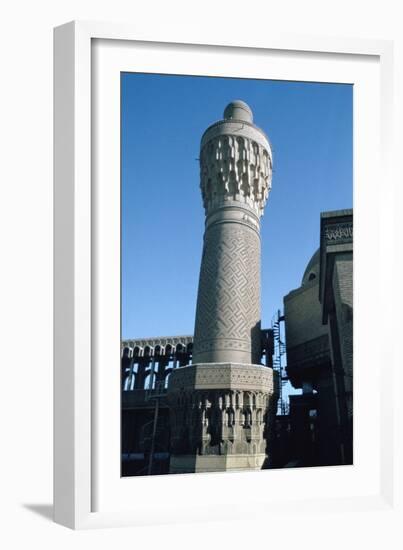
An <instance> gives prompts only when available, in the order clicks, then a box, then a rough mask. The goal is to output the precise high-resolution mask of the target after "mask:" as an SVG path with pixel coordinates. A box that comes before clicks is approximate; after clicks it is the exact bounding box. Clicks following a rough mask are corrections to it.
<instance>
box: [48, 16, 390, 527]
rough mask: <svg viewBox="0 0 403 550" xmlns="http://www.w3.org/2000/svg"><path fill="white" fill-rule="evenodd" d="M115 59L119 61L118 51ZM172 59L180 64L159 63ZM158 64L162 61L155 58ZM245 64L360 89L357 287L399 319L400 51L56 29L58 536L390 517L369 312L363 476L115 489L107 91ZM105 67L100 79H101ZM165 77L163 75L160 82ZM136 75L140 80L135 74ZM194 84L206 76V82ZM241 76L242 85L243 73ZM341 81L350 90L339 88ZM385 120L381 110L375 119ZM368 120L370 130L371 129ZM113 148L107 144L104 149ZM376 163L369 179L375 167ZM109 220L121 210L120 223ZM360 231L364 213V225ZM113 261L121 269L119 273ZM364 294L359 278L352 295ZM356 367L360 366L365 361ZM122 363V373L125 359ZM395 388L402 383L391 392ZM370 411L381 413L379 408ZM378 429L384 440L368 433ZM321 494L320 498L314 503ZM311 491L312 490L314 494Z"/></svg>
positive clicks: (338, 473) (154, 482)
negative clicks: (266, 519) (303, 516)
mask: <svg viewBox="0 0 403 550" xmlns="http://www.w3.org/2000/svg"><path fill="white" fill-rule="evenodd" d="M103 44H107V47H106V49H105V51H103V50H102V47H103V46H102V45H103ZM100 45H101V48H100V49H99V48H98V47H99V46H100ZM111 45H112V48H109V46H111ZM132 47H133V48H137V50H135V51H134V50H133V49H131V48H132ZM96 48H98V49H96ZM111 50H113V51H111ZM164 50H165V51H166V52H168V53H169V56H163V57H161V52H164ZM153 51H155V52H156V53H157V54H158V55H155V56H154V58H153ZM125 52H126V53H125ZM128 52H129V53H128ZM133 52H134V53H133ZM196 54H197V55H196ZM238 54H242V56H243V57H245V56H246V57H248V58H249V60H250V59H254V60H255V63H254V64H252V65H250V66H251V67H252V68H251V74H255V73H254V71H257V70H260V69H259V68H258V67H259V66H260V65H262V63H263V65H264V59H266V58H265V56H271V57H270V59H271V69H270V70H277V71H278V72H277V73H275V74H276V75H283V76H282V78H284V79H294V80H312V79H314V76H313V75H316V74H319V73H318V71H320V73H321V79H322V80H324V81H326V80H327V81H332V82H333V81H346V80H345V78H344V75H345V74H348V75H349V78H348V80H347V81H348V82H351V83H353V84H354V85H355V86H356V89H357V90H358V91H357V94H356V97H358V98H359V100H356V99H355V102H354V108H355V115H354V116H355V118H354V122H355V124H357V128H358V129H359V136H360V139H359V140H355V142H354V145H355V156H354V160H355V172H354V181H355V185H356V188H357V187H358V189H359V190H360V203H359V205H358V206H359V209H358V225H357V226H356V227H357V231H356V230H355V246H356V247H357V250H362V251H363V252H362V253H361V259H360V258H359V257H358V258H357V257H356V256H357V255H356V253H355V260H354V261H355V271H357V270H358V277H361V279H360V284H361V286H362V289H363V290H362V296H364V297H365V296H366V295H367V296H368V295H370V294H371V293H372V294H373V295H374V298H373V299H374V311H376V312H380V311H388V309H389V308H390V299H389V292H390V289H391V288H393V284H394V282H393V273H392V271H393V270H388V269H385V268H383V267H382V266H384V265H390V262H392V261H393V236H392V233H393V232H392V230H391V221H390V217H389V215H388V214H389V212H391V211H392V210H393V178H392V176H391V174H392V157H391V140H392V129H391V128H392V120H393V111H392V109H393V107H392V77H393V74H392V73H393V71H392V54H393V46H392V43H390V42H387V41H372V40H358V39H357V40H355V39H350V40H346V39H337V38H326V37H313V36H285V35H274V34H272V33H270V36H268V37H264V38H262V37H257V38H256V41H255V42H254V43H251V42H250V41H249V40H242V38H239V40H238V39H237V42H236V43H227V42H225V41H223V40H218V39H214V37H211V40H210V39H208V40H206V43H195V42H194V41H193V40H192V39H191V37H188V36H186V31H184V32H183V34H182V35H181V36H178V35H177V34H175V36H169V34H167V35H166V36H148V35H147V34H145V33H142V32H141V31H139V30H138V29H135V28H134V27H131V26H130V25H118V24H109V23H90V22H72V23H68V24H66V25H63V26H61V27H58V28H56V29H55V40H54V61H55V65H54V68H55V71H54V75H55V76H54V79H55V80H54V86H55V103H54V109H55V148H54V157H55V202H54V204H55V226H54V232H55V268H54V276H55V287H54V288H55V317H54V320H55V332H54V354H55V371H54V376H55V383H54V426H55V430H54V435H55V440H54V441H55V442H54V465H55V467H54V514H55V521H56V522H58V523H61V524H63V525H66V526H68V527H71V528H76V529H79V528H90V527H105V526H112V525H115V526H116V525H144V524H148V523H162V522H165V523H166V522H178V515H179V516H180V518H181V521H192V520H194V519H195V518H196V516H197V519H199V520H200V519H216V520H217V519H242V518H246V519H247V518H248V517H252V515H253V516H256V514H257V512H256V510H255V509H254V508H253V507H252V506H249V505H248V503H249V504H251V505H253V502H258V503H259V510H260V511H259V513H260V514H262V516H264V514H267V513H269V512H272V511H273V510H274V508H276V509H277V510H279V509H281V508H282V509H288V510H294V511H297V510H298V503H299V505H301V502H304V508H305V509H307V508H309V509H310V510H311V511H312V513H313V514H315V513H317V512H318V511H319V510H323V509H327V510H337V509H345V508H346V507H348V508H349V509H352V510H360V511H363V510H381V509H382V510H385V509H390V510H392V509H393V482H394V470H393V437H392V436H393V432H392V429H393V428H392V423H391V422H390V418H391V417H392V416H393V411H394V409H393V400H392V395H391V393H390V392H389V391H388V387H387V386H386V385H385V384H384V383H381V384H378V383H377V381H378V380H381V376H380V375H381V374H382V373H381V371H380V366H379V365H380V362H379V361H378V360H379V358H380V353H381V349H380V347H379V345H377V344H376V342H375V343H374V344H373V347H372V349H371V353H369V352H368V350H366V349H364V346H362V345H361V346H360V342H364V341H365V338H369V339H371V338H373V337H375V336H376V331H375V329H374V328H373V327H371V326H370V325H369V324H366V323H367V321H366V320H365V312H363V311H362V309H361V310H360V309H359V308H358V311H357V313H358V315H357V314H356V313H355V320H356V321H355V323H356V324H355V335H356V334H357V338H356V341H357V342H358V344H357V345H358V346H359V348H358V352H359V353H358V354H357V356H359V358H358V366H360V363H362V364H364V363H365V365H366V366H367V367H368V369H369V371H370V373H371V376H370V377H368V380H367V383H366V392H365V394H364V393H363V394H361V393H360V388H358V390H357V391H358V394H357V395H355V403H356V407H357V408H356V410H357V411H358V413H359V414H358V415H357V417H358V420H357V422H361V426H359V427H361V428H362V429H361V430H359V433H361V435H362V439H360V437H358V438H357V441H358V443H357V445H358V449H357V448H356V447H355V451H357V450H358V453H359V456H361V455H363V457H364V458H363V461H362V464H361V462H360V461H358V464H356V465H355V466H353V467H345V468H339V469H337V468H314V469H312V468H311V469H304V470H302V469H300V470H294V471H290V470H288V471H287V472H285V471H278V470H277V471H270V472H258V473H256V472H250V473H249V472H248V473H241V474H239V473H231V474H229V473H225V474H210V475H191V476H189V475H185V476H162V477H160V476H153V478H148V477H144V478H131V479H127V478H125V479H123V480H118V479H115V478H114V477H113V476H115V477H116V476H117V473H116V472H117V470H116V464H117V462H119V457H118V456H117V455H116V454H113V453H114V451H115V450H116V442H117V441H118V439H119V437H118V434H119V429H120V426H119V422H116V411H117V402H118V394H116V392H115V393H113V391H114V390H113V388H116V387H118V388H119V387H120V385H119V384H120V380H119V374H118V373H119V371H116V381H115V379H114V376H115V374H113V373H114V371H113V369H109V371H108V372H106V370H105V368H104V367H103V366H102V364H103V363H105V361H107V358H108V357H115V355H113V354H114V353H115V352H116V346H115V345H114V342H116V337H117V335H118V337H119V338H120V332H119V330H118V327H116V328H113V325H112V326H109V328H110V329H111V331H112V332H113V336H111V342H110V343H108V344H107V345H108V346H109V347H108V349H105V350H103V351H102V354H101V353H99V350H98V348H97V346H98V343H97V342H98V341H99V335H100V333H102V334H105V332H106V331H107V330H108V325H107V324H106V325H103V322H104V320H105V319H106V318H107V317H108V318H110V319H111V320H113V319H115V320H116V300H115V302H114V303H109V302H108V303H105V301H102V299H101V298H100V296H105V295H107V294H108V293H107V292H105V289H107V290H108V289H110V290H111V292H112V294H113V296H114V297H115V298H116V292H117V290H118V288H117V287H116V282H117V280H118V279H117V275H118V273H119V268H118V267H116V266H117V265H120V262H117V260H119V256H118V255H119V251H118V248H119V246H118V241H117V240H116V239H117V235H118V233H116V231H117V229H116V227H117V226H116V221H117V219H116V218H115V217H114V216H115V215H116V212H117V205H119V201H118V199H119V194H117V195H116V192H115V191H116V189H115V187H114V186H113V185H111V190H112V194H111V195H108V194H107V195H105V194H104V195H102V194H101V195H100V194H99V193H98V191H97V189H98V188H97V182H96V181H97V178H102V177H106V176H105V174H106V173H108V175H111V178H112V180H113V179H114V178H116V175H117V174H116V159H117V158H118V157H119V141H118V140H116V139H114V137H116V124H115V123H116V116H117V114H118V110H119V106H118V105H116V104H115V106H114V108H113V107H112V104H111V107H110V112H109V111H108V110H107V111H108V112H107V115H106V116H103V118H102V120H101V121H99V120H98V118H97V117H98V114H99V112H98V110H97V109H98V107H99V103H98V102H99V101H104V102H105V101H106V105H108V101H110V100H111V99H112V101H113V98H115V99H116V86H115V85H114V84H111V87H110V89H109V88H108V83H109V82H113V80H112V79H109V75H110V74H112V73H113V74H117V73H116V71H120V70H127V69H128V67H129V65H130V64H134V66H135V67H136V68H137V70H138V71H139V72H141V71H147V70H148V71H149V72H153V71H157V67H159V69H158V70H160V71H161V70H162V71H163V72H168V71H171V72H175V73H176V74H178V72H179V74H180V73H181V72H182V74H186V70H188V68H189V59H192V62H193V64H194V63H196V61H195V59H196V58H197V63H200V67H203V63H205V57H206V55H207V56H208V60H209V67H210V69H208V70H209V71H210V72H209V74H211V75H220V74H223V71H224V68H223V67H225V71H226V73H225V74H226V75H228V74H227V71H230V75H231V76H236V70H237V68H236V66H235V65H236V63H235V64H234V66H232V65H231V64H229V65H228V63H227V62H228V60H229V59H230V58H231V59H232V57H231V56H236V55H238ZM189 55H190V57H189ZM186 56H187V57H186ZM192 56H193V57H192ZM228 56H230V57H228ZM319 58H320V59H319ZM234 59H235V58H234ZM262 60H263V62H262ZM224 61H225V62H226V65H224V64H223V63H224ZM235 61H236V60H235ZM100 63H101V64H102V70H100V71H98V73H97V67H98V68H99V67H100ZM153 63H154V64H153ZM161 63H162V64H163V65H164V67H163V68H162V69H161V66H160V64H161ZM125 64H126V65H125ZM310 64H311V65H312V67H311V69H310ZM130 67H131V70H133V66H132V65H130ZM211 67H212V68H211ZM273 67H275V69H273ZM196 70H199V71H203V69H202V68H200V69H196ZM206 70H207V69H206ZM240 70H241V71H244V69H242V68H240ZM261 70H263V71H264V70H265V69H264V68H262V69H261ZM311 70H312V72H310V71H311ZM338 70H340V71H341V73H340V75H341V76H339V77H336V73H337V71H338ZM282 71H284V72H282ZM343 71H347V73H346V72H343ZM193 74H195V73H193ZM197 74H199V73H197ZM200 74H204V72H203V73H200ZM242 74H244V73H242ZM272 74H274V73H272ZM244 76H246V75H245V74H244ZM267 77H268V78H269V77H270V75H269V74H268V75H267ZM338 78H339V80H337V79H338ZM102 79H104V80H102ZM100 83H102V84H103V85H105V87H103V88H102V90H103V97H102V98H99V97H97V100H96V101H94V97H95V96H94V94H96V93H97V89H96V87H97V85H98V86H99V84H100ZM371 90H372V91H371ZM108 94H109V95H108ZM360 94H361V95H360ZM367 96H368V103H366V97H367ZM104 106H105V105H104V104H103V107H104ZM374 106H375V109H372V108H373V107H374ZM371 109H372V111H375V112H372V111H371ZM104 111H105V109H104ZM104 111H103V112H104ZM370 111H371V112H372V114H371V116H368V117H367V116H364V115H365V114H366V113H369V112H370ZM372 115H373V116H372ZM365 121H367V122H368V124H367V123H366V122H365ZM94 124H96V130H94ZM371 130H373V131H371ZM365 133H367V134H368V135H365ZM379 137H380V139H379ZM104 138H105V140H106V141H103V140H104ZM364 142H365V143H364ZM105 145H108V147H110V148H109V149H108V154H107V155H106V156H105V155H104V159H105V158H106V159H107V160H106V164H104V165H103V166H102V170H101V171H100V167H99V166H98V164H97V163H98V160H99V159H98V160H97V159H95V158H94V147H101V148H103V147H104V146H105ZM369 151H371V165H369V163H367V162H364V159H365V157H366V155H368V152H369ZM381 163H382V185H383V191H384V192H383V193H382V194H378V193H377V192H376V189H377V187H376V185H377V181H378V179H379V177H380V166H381ZM109 171H110V172H109ZM363 182H365V185H366V186H367V189H368V192H366V193H363V190H364V187H363ZM107 187H108V186H107ZM103 188H105V186H103ZM108 189H109V187H108ZM113 189H115V191H113ZM362 197H364V199H362ZM355 207H356V203H355ZM108 209H111V212H112V214H111V216H109V215H108ZM113 212H115V214H114V213H113ZM374 215H375V219H374ZM100 219H102V220H103V221H105V220H109V222H108V223H109V224H110V225H109V226H108V228H109V229H111V233H110V235H111V237H110V238H108V243H105V240H103V237H104V236H105V235H104V234H102V231H101V228H100V224H99V220H100ZM356 220H357V216H356V212H355V224H356ZM114 228H115V229H114ZM366 235H369V236H370V238H371V239H372V242H373V243H376V245H375V252H374V250H373V249H370V248H369V247H368V246H366V245H365V243H364V241H365V236H366ZM357 242H358V245H357ZM378 243H379V246H378ZM361 244H362V247H361ZM100 247H101V249H102V251H101V252H102V253H101V254H100ZM104 249H105V250H106V252H105V251H104ZM108 254H110V255H109V256H108ZM114 254H115V255H114ZM116 254H117V255H116ZM371 254H372V258H374V257H375V260H379V262H375V265H374V266H373V268H372V270H371V275H370V276H369V277H368V278H366V279H365V280H364V278H363V277H362V275H360V273H361V274H362V273H364V269H365V268H368V265H369V264H368V262H369V261H370V257H371ZM111 258H112V259H113V260H114V261H112V262H111V261H110V260H111ZM357 262H358V263H357ZM103 266H109V267H107V268H106V271H107V275H106V276H105V277H103V278H102V280H100V279H99V277H98V275H99V271H100V269H101V268H102V267H103ZM113 266H115V268H114V267H113ZM355 277H356V275H355ZM356 281H357V279H356V278H355V285H356ZM371 285H372V286H371ZM374 285H375V289H374ZM100 288H101V290H102V292H101V291H100ZM374 290H375V292H374ZM366 293H367V294H366ZM108 308H111V311H112V309H113V311H114V313H113V314H112V315H111V316H109V315H106V312H107V311H108V314H109V309H108ZM360 311H361V314H360ZM357 319H358V320H357ZM115 324H116V323H115ZM360 333H361V336H360ZM356 341H355V344H354V345H355V346H356ZM382 353H383V360H384V361H385V362H386V363H387V364H388V368H389V369H391V366H392V365H393V362H394V361H395V358H394V356H393V352H392V350H391V349H389V350H386V351H383V352H382ZM354 354H355V356H356V347H355V348H354ZM385 354H386V356H385ZM116 357H117V361H119V359H120V356H119V352H118V354H117V356H116ZM94 358H95V359H94ZM113 360H114V359H113ZM368 365H369V366H368ZM102 369H104V370H102ZM357 372H358V376H360V374H359V373H360V372H364V371H363V369H361V370H360V369H358V371H357ZM359 380H360V378H359V379H358V381H359ZM390 381H391V376H389V379H388V384H390ZM108 392H109V393H108ZM374 400H375V401H374ZM100 403H101V404H102V407H100ZM371 403H376V404H374V406H371ZM109 406H110V407H111V409H110V410H109V409H108V407H109ZM360 411H361V416H360ZM109 413H110V414H109ZM360 418H361V420H360ZM111 419H112V420H111ZM370 423H372V424H371V425H372V428H373V432H376V434H375V435H374V433H372V431H371V430H370ZM371 445H372V446H373V447H374V446H375V452H374V456H371V457H369V456H368V460H367V461H366V459H365V456H364V455H369V453H368V452H367V451H368V449H370V448H371ZM360 453H361V455H360ZM100 457H102V458H100ZM262 475H264V476H266V475H270V476H271V477H270V480H269V481H270V483H269V485H270V491H269V492H267V493H266V492H265V491H263V492H262V491H261V490H259V487H262V479H263V478H262V477H257V476H262ZM274 476H275V477H274ZM265 479H267V480H268V479H269V478H265ZM234 481H235V483H234ZM217 483H219V484H222V489H223V490H224V491H225V493H226V494H227V498H228V499H229V501H230V502H231V503H233V504H232V506H231V507H230V508H228V507H223V506H222V505H221V504H219V503H217V504H215V503H212V502H211V499H210V500H209V498H208V491H211V489H212V488H213V487H214V486H217ZM123 484H124V486H123ZM284 484H286V485H287V484H288V490H287V494H284V497H283V498H282V499H281V502H279V499H278V497H276V495H278V494H280V491H281V487H280V485H282V486H283V487H284ZM314 486H315V487H316V486H317V490H316V489H312V487H314ZM326 486H327V487H328V488H329V490H328V493H327V492H326V491H327V489H326ZM234 487H235V489H234ZM307 487H310V489H309V491H307ZM156 491H159V498H158V499H155V498H154V497H153V495H155V492H156ZM270 493H271V494H270ZM135 494H137V495H139V494H140V495H141V499H137V500H136V499H135V498H133V495H135ZM195 494H197V499H196V498H194V495H195ZM168 502H172V503H174V504H175V509H173V508H174V507H173V506H171V509H170V510H168V509H167V503H168ZM252 508H253V509H252ZM291 513H292V512H291Z"/></svg>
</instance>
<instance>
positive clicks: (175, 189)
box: [121, 73, 353, 338]
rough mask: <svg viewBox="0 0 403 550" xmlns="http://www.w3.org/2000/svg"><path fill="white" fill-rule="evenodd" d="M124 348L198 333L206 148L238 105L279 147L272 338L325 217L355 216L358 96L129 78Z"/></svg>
mask: <svg viewBox="0 0 403 550" xmlns="http://www.w3.org/2000/svg"><path fill="white" fill-rule="evenodd" d="M121 84H122V105H121V106H122V337H123V338H138V337H146V336H159V335H175V334H192V333H193V329H194V317H195V307H196V297H197V284H198V277H199V269H200V259H201V251H202V239H203V230H204V211H203V206H202V201H201V194H200V188H199V163H198V160H197V159H198V157H199V146H200V138H201V135H202V133H203V132H204V130H205V129H206V128H207V127H208V126H209V125H210V124H212V123H213V122H215V121H217V120H219V119H221V118H222V113H223V110H224V108H225V106H226V105H227V104H228V103H229V102H230V101H231V100H233V99H242V100H244V101H246V102H247V103H248V104H249V105H250V107H251V108H252V110H253V113H254V122H255V123H256V124H257V126H259V127H261V128H262V129H263V130H264V131H265V132H266V133H267V134H268V136H269V139H270V141H271V143H272V147H273V160H274V173H273V183H272V191H271V194H270V196H269V201H268V204H267V205H266V209H265V214H264V216H263V218H262V224H261V236H262V327H263V328H266V327H269V326H270V324H271V319H272V316H273V314H274V312H275V311H276V310H277V309H278V308H282V300H283V296H284V295H285V294H287V293H288V292H289V291H290V290H292V289H294V288H296V287H298V286H300V282H301V278H302V275H303V272H304V269H305V266H306V264H307V262H308V260H309V259H310V257H311V256H312V254H313V253H314V251H315V250H316V249H317V248H318V246H319V215H320V212H321V211H324V210H336V209H340V208H352V96H353V89H352V86H351V85H342V84H317V83H297V82H283V81H270V80H246V79H245V80H243V79H230V78H209V77H191V76H165V75H146V74H133V73H124V74H122V79H121Z"/></svg>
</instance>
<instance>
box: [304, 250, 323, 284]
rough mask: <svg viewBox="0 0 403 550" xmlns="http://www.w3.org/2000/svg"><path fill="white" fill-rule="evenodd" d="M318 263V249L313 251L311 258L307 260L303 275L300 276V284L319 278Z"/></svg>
mask: <svg viewBox="0 0 403 550" xmlns="http://www.w3.org/2000/svg"><path fill="white" fill-rule="evenodd" d="M319 264H320V249H319V248H318V250H317V251H316V252H315V254H314V255H313V256H312V258H311V259H310V260H309V262H308V265H307V266H306V269H305V272H304V276H303V277H302V283H301V284H302V286H304V285H305V284H306V283H308V282H309V281H312V280H314V279H318V278H319Z"/></svg>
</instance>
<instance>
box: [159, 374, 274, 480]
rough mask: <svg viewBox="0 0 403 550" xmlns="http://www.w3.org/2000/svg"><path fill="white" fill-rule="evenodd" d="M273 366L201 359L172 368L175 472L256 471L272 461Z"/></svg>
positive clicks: (170, 398) (170, 397)
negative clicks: (200, 361)
mask: <svg viewBox="0 0 403 550" xmlns="http://www.w3.org/2000/svg"><path fill="white" fill-rule="evenodd" d="M275 374H276V373H274V372H273V370H272V369H271V368H268V367H264V366H262V365H251V364H249V365H244V364H240V363H199V364H196V365H189V366H186V367H181V368H178V369H176V370H174V371H173V372H172V374H171V378H170V381H169V387H168V396H167V401H168V404H169V407H170V416H171V447H172V448H171V462H170V472H171V473H191V472H222V471H235V470H257V469H259V470H260V469H262V468H263V467H265V466H267V464H268V452H269V451H270V437H269V436H270V434H271V433H272V432H273V430H272V424H273V417H274V415H275V411H276V406H277V397H278V392H277V378H276V376H275Z"/></svg>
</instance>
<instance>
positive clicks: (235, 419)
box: [169, 101, 276, 473]
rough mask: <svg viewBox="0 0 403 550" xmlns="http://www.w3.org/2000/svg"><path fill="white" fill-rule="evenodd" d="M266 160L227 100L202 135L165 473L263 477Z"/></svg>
mask: <svg viewBox="0 0 403 550" xmlns="http://www.w3.org/2000/svg"><path fill="white" fill-rule="evenodd" d="M271 177H272V153H271V148H270V144H269V141H268V139H267V137H266V135H265V134H264V132H263V131H262V130H260V129H259V128H258V127H257V126H255V125H254V124H253V114H252V111H251V109H250V107H249V106H248V105H247V104H246V103H244V102H243V101H233V102H231V103H230V104H229V105H228V106H227V107H226V109H225V111H224V119H223V120H220V121H218V122H216V123H215V124H212V125H211V126H210V127H209V128H207V130H206V131H205V132H204V134H203V136H202V140H201V151H200V187H201V191H202V197H203V204H204V209H205V213H206V223H205V232H204V246H203V255H202V262H201V268H200V280H199V290H198V298H197V308H196V322H195V333H194V344H193V362H192V365H189V366H186V367H182V368H180V369H177V370H175V371H174V372H173V373H172V376H171V380H170V385H169V402H170V406H171V419H172V422H171V429H172V433H171V442H172V455H171V472H172V473H179V472H195V471H220V470H232V469H242V468H247V469H259V468H261V467H262V465H263V463H265V462H267V460H266V459H267V439H268V435H269V431H270V429H269V428H270V418H271V415H272V413H273V411H274V410H275V401H276V392H275V391H274V384H273V371H272V369H270V368H268V367H264V366H262V365H260V364H259V363H260V357H261V332H260V318H261V315H260V218H261V216H262V214H263V210H264V207H265V204H266V201H267V199H268V195H269V191H270V187H271Z"/></svg>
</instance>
